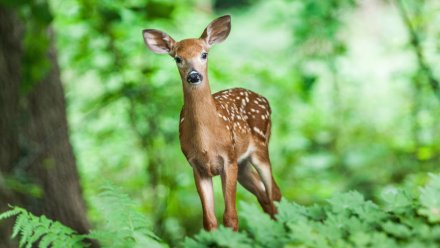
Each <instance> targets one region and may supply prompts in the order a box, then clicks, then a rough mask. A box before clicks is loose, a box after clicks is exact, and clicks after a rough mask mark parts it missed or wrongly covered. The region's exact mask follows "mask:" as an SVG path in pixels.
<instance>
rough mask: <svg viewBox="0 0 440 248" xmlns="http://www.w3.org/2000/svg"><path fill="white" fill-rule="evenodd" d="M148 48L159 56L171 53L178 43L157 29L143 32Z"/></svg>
mask: <svg viewBox="0 0 440 248" xmlns="http://www.w3.org/2000/svg"><path fill="white" fill-rule="evenodd" d="M142 33H143V35H144V41H145V44H146V45H147V47H148V48H149V49H150V50H151V51H153V52H155V53H158V54H164V53H170V52H171V51H172V50H173V47H174V44H175V43H176V42H175V41H174V40H173V38H171V36H169V35H168V34H166V33H164V32H162V31H159V30H156V29H144V31H142Z"/></svg>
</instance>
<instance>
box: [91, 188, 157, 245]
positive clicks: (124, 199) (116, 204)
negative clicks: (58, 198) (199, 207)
mask: <svg viewBox="0 0 440 248" xmlns="http://www.w3.org/2000/svg"><path fill="white" fill-rule="evenodd" d="M96 202H97V204H98V206H97V209H98V211H99V213H100V214H101V215H102V217H103V219H104V220H105V224H104V225H103V226H102V229H99V230H95V231H91V233H90V235H88V237H90V238H93V239H97V240H99V242H100V244H101V245H103V246H104V247H127V248H129V247H151V248H157V247H163V245H162V244H160V239H159V238H158V237H156V236H155V235H154V234H153V233H152V232H151V231H150V229H151V225H149V223H150V221H149V220H148V219H147V218H146V217H145V215H143V214H141V213H140V212H139V211H137V210H136V208H135V207H136V204H135V203H134V202H133V201H132V200H131V199H130V198H129V197H128V195H126V194H124V193H123V192H122V191H121V190H120V189H119V188H116V187H115V186H112V185H110V184H109V185H106V186H105V187H103V188H102V189H101V193H100V194H99V195H98V196H97V199H96Z"/></svg>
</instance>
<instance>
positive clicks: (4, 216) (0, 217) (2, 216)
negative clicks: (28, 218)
mask: <svg viewBox="0 0 440 248" xmlns="http://www.w3.org/2000/svg"><path fill="white" fill-rule="evenodd" d="M22 211H23V209H21V208H17V207H15V208H13V209H11V210H8V211H6V212H4V213H1V214H0V220H4V219H7V218H11V217H12V216H15V215H18V214H20V213H21V212H22Z"/></svg>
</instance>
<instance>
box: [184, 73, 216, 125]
mask: <svg viewBox="0 0 440 248" xmlns="http://www.w3.org/2000/svg"><path fill="white" fill-rule="evenodd" d="M185 83H186V82H185ZM184 113H185V121H188V124H189V125H190V127H191V129H192V130H193V131H196V132H197V131H200V129H203V128H206V127H209V126H215V124H216V123H217V119H218V117H217V109H216V106H215V103H214V98H213V97H212V95H211V89H210V87H209V83H208V81H206V82H203V83H202V85H199V86H196V87H184Z"/></svg>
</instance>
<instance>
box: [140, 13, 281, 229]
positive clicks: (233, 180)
mask: <svg viewBox="0 0 440 248" xmlns="http://www.w3.org/2000/svg"><path fill="white" fill-rule="evenodd" d="M230 31H231V17H230V16H229V15H225V16H222V17H220V18H217V19H216V20H214V21H212V22H211V23H210V24H209V25H208V26H207V27H206V29H205V30H204V31H203V33H202V35H201V36H200V38H198V39H197V38H195V39H185V40H181V41H179V42H176V41H174V40H173V38H171V37H170V36H169V35H168V34H166V33H164V32H162V31H159V30H155V29H145V30H143V36H144V41H145V44H146V45H147V47H148V48H149V49H150V50H151V51H153V52H155V53H158V54H166V53H167V54H169V55H170V56H171V57H173V58H174V60H175V61H176V64H177V68H178V69H179V73H180V77H181V79H182V85H183V97H184V104H183V107H182V110H181V112H180V125H179V138H180V146H181V149H182V152H183V154H184V155H185V157H186V159H187V160H188V162H189V164H190V165H191V167H192V168H193V173H194V178H195V182H196V187H197V191H198V193H199V196H200V199H201V202H202V208H203V226H204V228H205V229H206V230H208V231H209V230H213V229H216V228H217V219H216V217H215V213H214V193H213V186H212V177H213V176H216V175H220V176H221V181H222V189H223V197H224V201H225V211H224V216H223V224H224V225H225V226H227V227H231V228H232V229H233V230H234V231H236V230H238V219H237V210H236V208H235V205H236V204H235V197H236V196H235V195H236V186H237V179H238V182H239V183H240V184H241V185H242V186H244V187H245V188H246V189H247V190H249V191H250V192H251V193H253V194H254V195H255V196H256V197H257V199H258V201H259V203H260V205H261V206H262V208H263V209H264V211H265V212H266V213H268V214H269V215H270V216H271V217H272V218H274V215H275V214H276V213H277V210H276V207H275V205H274V203H273V201H279V200H280V199H281V192H280V190H279V188H278V186H277V184H276V183H275V181H274V179H273V176H272V168H271V163H270V159H269V150H268V144H269V137H270V128H271V118H270V114H271V110H270V107H269V102H268V101H267V99H266V98H264V97H263V96H260V95H258V94H256V93H254V92H252V91H250V90H246V89H242V88H234V89H229V90H223V91H220V92H217V93H215V94H213V95H211V89H210V87H209V80H208V70H207V67H208V51H209V49H210V48H211V46H212V45H214V44H216V43H220V42H222V41H223V40H225V39H226V38H227V37H228V35H229V32H230Z"/></svg>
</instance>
